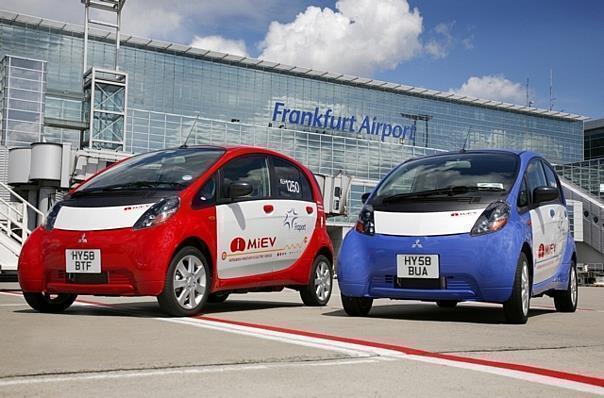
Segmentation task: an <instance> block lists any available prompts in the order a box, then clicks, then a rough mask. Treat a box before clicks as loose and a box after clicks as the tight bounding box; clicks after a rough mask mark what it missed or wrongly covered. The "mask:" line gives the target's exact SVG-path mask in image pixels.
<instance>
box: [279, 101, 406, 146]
mask: <svg viewBox="0 0 604 398" xmlns="http://www.w3.org/2000/svg"><path fill="white" fill-rule="evenodd" d="M273 122H280V123H285V124H290V125H291V124H295V125H299V126H306V127H311V128H316V129H331V130H339V131H343V132H350V133H364V134H369V135H372V136H377V137H380V140H382V141H384V140H385V139H386V138H388V137H392V138H396V139H401V138H402V139H403V140H405V139H414V138H415V125H411V126H402V125H400V124H391V123H385V122H382V121H379V120H377V118H376V117H373V118H372V117H370V116H365V117H363V118H362V119H357V118H356V117H355V116H354V115H352V116H348V117H344V116H336V115H335V114H334V112H333V110H332V109H331V108H327V109H321V108H319V107H315V109H314V110H313V111H303V110H300V109H292V108H287V107H286V106H285V103H283V102H275V108H274V110H273Z"/></svg>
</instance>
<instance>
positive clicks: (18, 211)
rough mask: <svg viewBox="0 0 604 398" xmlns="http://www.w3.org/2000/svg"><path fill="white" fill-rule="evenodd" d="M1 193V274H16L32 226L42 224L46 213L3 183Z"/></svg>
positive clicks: (0, 184)
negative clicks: (22, 249)
mask: <svg viewBox="0 0 604 398" xmlns="http://www.w3.org/2000/svg"><path fill="white" fill-rule="evenodd" d="M0 192H1V195H0V274H2V275H5V274H14V273H16V271H17V263H18V260H19V255H20V254H21V247H22V246H23V244H24V243H25V240H26V239H27V238H28V237H29V235H30V234H31V232H32V229H31V226H32V225H34V226H35V225H36V221H35V220H40V222H42V221H43V220H44V213H42V212H41V211H40V210H38V209H37V208H36V207H34V206H33V205H31V204H30V203H29V202H28V201H27V200H25V199H24V198H23V197H21V196H20V195H19V194H17V193H16V192H15V191H13V190H12V189H11V188H10V187H9V186H8V185H6V184H4V183H2V182H0ZM32 221H33V222H32Z"/></svg>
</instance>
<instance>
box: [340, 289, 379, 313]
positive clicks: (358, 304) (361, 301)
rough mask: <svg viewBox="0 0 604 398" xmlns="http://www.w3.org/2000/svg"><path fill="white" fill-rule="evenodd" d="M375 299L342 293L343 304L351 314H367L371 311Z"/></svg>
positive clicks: (345, 309)
mask: <svg viewBox="0 0 604 398" xmlns="http://www.w3.org/2000/svg"><path fill="white" fill-rule="evenodd" d="M372 305H373V299H372V298H368V297H349V296H345V295H343V294H342V306H343V307H344V311H345V312H346V313H347V314H348V315H350V316H367V314H369V311H371V306H372Z"/></svg>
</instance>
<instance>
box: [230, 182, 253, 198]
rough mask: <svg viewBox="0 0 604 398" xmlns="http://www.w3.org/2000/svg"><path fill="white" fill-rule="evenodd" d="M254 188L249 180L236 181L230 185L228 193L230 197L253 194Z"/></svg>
mask: <svg viewBox="0 0 604 398" xmlns="http://www.w3.org/2000/svg"><path fill="white" fill-rule="evenodd" d="M253 190H254V188H252V184H250V183H249V182H234V183H232V184H231V185H229V190H228V194H229V198H231V199H237V198H241V197H243V196H247V195H249V194H251V193H252V191H253Z"/></svg>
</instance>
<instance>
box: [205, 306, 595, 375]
mask: <svg viewBox="0 0 604 398" xmlns="http://www.w3.org/2000/svg"><path fill="white" fill-rule="evenodd" d="M195 318H197V319H203V320H208V321H213V322H222V323H227V324H231V325H238V326H247V327H253V328H258V329H265V330H270V331H273V332H281V333H289V334H296V335H299V336H306V337H314V338H320V339H325V340H332V341H339V342H342V343H350V344H358V345H362V346H366V347H374V348H381V349H385V350H392V351H398V352H401V353H403V354H407V355H417V356H422V357H429V358H438V359H445V360H448V361H455V362H464V363H471V364H475V365H482V366H490V367H495V368H500V369H509V370H515V371H519V372H525V373H532V374H537V375H542V376H548V377H554V378H557V379H563V380H570V381H576V382H578V383H584V384H589V385H593V386H597V387H604V379H601V378H598V377H592V376H584V375H580V374H576V373H568V372H562V371H558V370H552V369H546V368H539V367H535V366H530V365H521V364H515V363H508V362H499V361H491V360H488V359H479V358H472V357H463V356H459V355H451V354H440V353H437V352H430V351H425V350H421V349H417V348H411V347H405V346H399V345H394V344H385V343H379V342H374V341H368V340H360V339H355V338H349V337H341V336H333V335H329V334H323V333H315V332H307V331H304V330H297V329H288V328H282V327H278V326H270V325H263V324H256V323H249V322H240V321H231V320H227V319H220V318H215V317H209V316H205V315H199V316H196V317H195Z"/></svg>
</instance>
